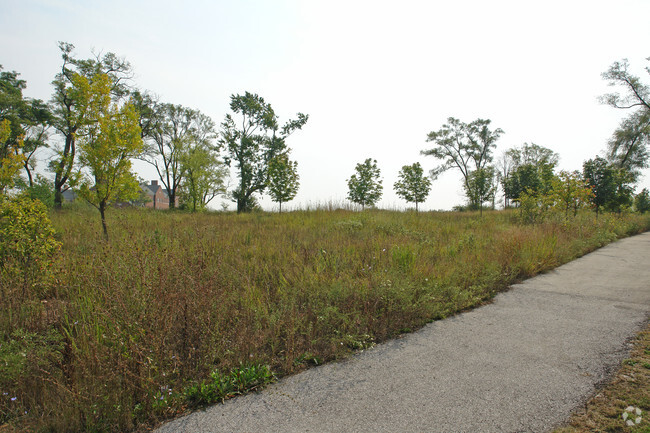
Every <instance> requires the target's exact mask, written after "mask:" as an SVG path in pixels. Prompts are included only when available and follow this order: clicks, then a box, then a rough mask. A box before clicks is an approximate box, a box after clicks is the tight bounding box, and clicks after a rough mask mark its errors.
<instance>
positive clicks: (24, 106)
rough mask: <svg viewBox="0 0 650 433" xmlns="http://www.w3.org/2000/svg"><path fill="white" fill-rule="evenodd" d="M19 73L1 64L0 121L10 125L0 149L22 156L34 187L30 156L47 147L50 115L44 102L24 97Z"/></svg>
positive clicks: (23, 84) (24, 86) (22, 82)
mask: <svg viewBox="0 0 650 433" xmlns="http://www.w3.org/2000/svg"><path fill="white" fill-rule="evenodd" d="M19 75H20V74H18V73H17V72H16V71H12V72H2V65H0V121H4V120H7V121H8V122H9V125H10V130H9V135H8V136H7V137H6V139H5V140H3V147H2V150H1V151H0V152H2V153H3V154H6V152H7V151H9V150H11V151H13V152H14V153H17V154H21V155H22V157H21V159H22V163H23V168H24V169H25V173H26V174H27V178H28V182H29V185H30V186H33V175H32V170H33V169H34V167H35V160H34V159H33V156H34V154H35V153H36V152H37V151H38V150H39V149H41V148H43V147H47V143H46V140H47V138H48V137H47V131H48V129H49V127H50V122H51V114H50V111H49V109H48V108H47V106H46V105H45V104H44V103H43V101H41V100H39V99H31V98H25V97H23V90H24V89H25V88H26V87H27V85H26V83H25V81H24V80H21V79H19V78H18V76H19Z"/></svg>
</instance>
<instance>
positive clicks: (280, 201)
mask: <svg viewBox="0 0 650 433" xmlns="http://www.w3.org/2000/svg"><path fill="white" fill-rule="evenodd" d="M278 203H279V204H280V213H282V202H281V201H279V202H278Z"/></svg>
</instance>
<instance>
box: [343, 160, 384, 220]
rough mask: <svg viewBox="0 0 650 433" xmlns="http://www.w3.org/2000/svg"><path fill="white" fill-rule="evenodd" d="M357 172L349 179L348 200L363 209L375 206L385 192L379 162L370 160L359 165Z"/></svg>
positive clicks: (356, 168)
mask: <svg viewBox="0 0 650 433" xmlns="http://www.w3.org/2000/svg"><path fill="white" fill-rule="evenodd" d="M355 171H356V173H355V174H353V175H352V176H350V178H349V179H348V188H349V189H348V200H350V201H351V202H352V203H356V204H360V205H361V208H362V209H365V207H366V206H374V205H375V203H377V202H378V201H379V199H380V198H381V195H382V190H383V187H382V185H381V183H382V180H381V179H380V178H379V176H380V174H381V170H379V168H378V167H377V160H376V159H372V158H368V159H366V160H365V161H364V162H363V163H362V164H361V163H360V164H357V165H356V167H355Z"/></svg>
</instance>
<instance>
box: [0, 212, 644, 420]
mask: <svg viewBox="0 0 650 433" xmlns="http://www.w3.org/2000/svg"><path fill="white" fill-rule="evenodd" d="M52 219H53V223H54V225H55V227H56V229H57V233H58V235H57V236H58V238H59V240H60V241H61V242H62V244H63V247H62V250H61V253H60V255H59V257H58V259H57V261H56V263H55V269H56V272H54V278H53V279H51V281H49V284H47V285H45V286H44V287H41V288H39V290H34V291H33V293H31V294H30V296H29V297H28V299H24V301H22V302H14V299H13V298H12V297H11V296H8V297H6V298H5V299H0V311H1V313H0V342H1V343H2V346H0V393H1V394H0V423H3V422H4V423H6V424H5V426H4V429H5V430H7V431H11V430H14V429H15V430H17V431H30V430H42V431H70V432H75V431H96V432H104V431H106V432H108V431H133V430H139V429H145V428H146V426H148V425H152V424H155V423H156V422H159V421H161V420H163V419H165V418H169V417H172V416H175V415H176V414H178V413H181V412H183V411H185V410H186V409H187V408H188V405H189V404H191V402H192V401H205V400H206V398H205V397H206V395H208V394H210V393H211V392H212V390H214V389H216V388H215V386H216V385H214V383H215V382H210V381H211V380H213V379H211V378H215V377H216V378H224V377H234V376H237V375H238V374H240V373H238V372H244V373H241V374H242V375H244V374H248V373H245V372H250V371H265V370H264V369H263V368H257V367H256V366H269V367H270V369H271V370H272V371H273V372H274V373H275V374H277V375H284V374H291V373H294V372H296V371H299V370H301V369H304V368H306V367H308V366H309V365H310V364H313V363H320V362H324V361H327V360H331V359H335V358H337V357H340V356H344V355H345V354H347V353H349V352H350V351H353V350H357V349H359V348H363V347H367V346H369V345H372V344H374V343H375V342H379V341H382V340H385V339H387V338H391V337H393V336H395V335H397V334H399V333H400V332H407V331H409V330H412V329H416V328H418V327H420V326H422V325H423V324H425V323H427V322H430V321H432V320H437V319H440V318H444V317H447V316H449V315H452V314H455V313H457V312H459V311H462V310H465V309H468V308H472V307H474V306H476V305H479V304H481V303H483V302H485V301H487V300H489V299H491V298H492V297H493V296H494V295H495V294H496V293H498V292H499V291H500V290H503V289H505V288H506V287H507V286H508V285H510V284H512V283H513V282H515V281H517V280H520V279H523V278H526V277H530V276H532V275H535V274H537V273H539V272H542V271H544V270H547V269H551V268H553V267H556V266H558V265H559V264H562V263H565V262H567V261H570V260H572V259H574V258H575V257H578V256H580V255H583V254H585V253H587V252H589V251H591V250H593V249H595V248H598V247H599V246H602V245H604V244H606V243H609V242H611V241H613V240H615V239H617V238H619V237H623V236H627V235H630V234H634V233H638V232H641V231H645V230H647V229H648V228H649V227H650V221H649V219H648V218H647V217H646V218H643V217H640V216H635V215H626V216H623V217H615V216H607V215H601V217H600V218H598V220H595V218H594V215H593V214H591V213H586V214H584V215H579V216H578V217H577V218H573V219H569V220H566V221H565V220H564V219H563V218H562V217H557V219H554V218H549V219H548V220H547V221H546V222H544V223H542V224H538V225H534V226H528V225H525V226H522V225H520V224H518V223H517V222H516V217H515V215H514V214H512V213H510V212H484V215H483V217H482V218H479V216H478V214H472V213H422V214H415V213H401V212H390V211H370V212H363V213H359V212H351V211H346V210H338V211H298V212H291V213H285V214H282V215H277V214H266V213H260V214H250V215H234V214H201V215H190V214H183V213H162V212H146V211H117V210H115V211H112V212H111V213H110V214H109V221H108V223H109V231H110V234H111V241H110V243H108V244H106V243H104V242H103V241H102V234H101V228H100V226H99V224H98V222H97V216H96V215H95V214H94V213H86V212H83V211H81V210H76V211H67V212H66V211H64V212H61V213H55V214H52ZM5 283H6V284H8V287H7V288H5V290H7V293H9V294H11V293H12V290H13V291H16V290H19V289H20V287H19V285H18V284H15V287H13V286H12V284H13V283H12V281H7V282H5ZM249 367H250V368H249ZM215 371H218V372H219V373H215ZM229 372H230V373H229ZM233 372H234V373H233ZM219 380H221V379H219ZM246 380H249V381H250V383H255V384H258V383H260V382H259V380H257V379H256V378H248V379H246ZM229 386H230V385H229ZM232 386H233V387H234V388H233V389H237V390H239V388H237V386H238V385H237V384H234V385H232ZM256 386H257V385H256ZM202 390H203V391H202ZM237 392H239V391H237ZM5 393H6V394H5ZM210 396H212V394H210ZM211 398H212V397H211ZM215 398H219V397H215ZM12 399H13V400H12ZM207 400H210V399H209V398H208V399H207ZM0 430H2V428H0Z"/></svg>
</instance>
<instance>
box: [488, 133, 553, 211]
mask: <svg viewBox="0 0 650 433" xmlns="http://www.w3.org/2000/svg"><path fill="white" fill-rule="evenodd" d="M558 160H559V157H558V155H557V153H555V152H553V151H552V150H551V149H547V148H545V147H542V146H539V145H537V144H535V143H531V144H528V143H524V144H523V146H521V147H520V148H517V147H514V148H511V149H508V150H507V151H506V152H505V154H504V156H503V159H502V160H501V162H500V163H501V169H502V172H500V173H499V176H500V180H501V185H502V187H503V192H504V196H505V201H506V203H505V204H506V206H507V205H508V203H509V201H513V202H519V199H520V196H521V195H522V193H526V194H528V195H530V194H533V195H539V194H542V195H543V194H546V193H548V191H549V190H550V189H551V180H552V179H553V177H554V175H553V170H554V169H555V166H556V165H557V163H558Z"/></svg>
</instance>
